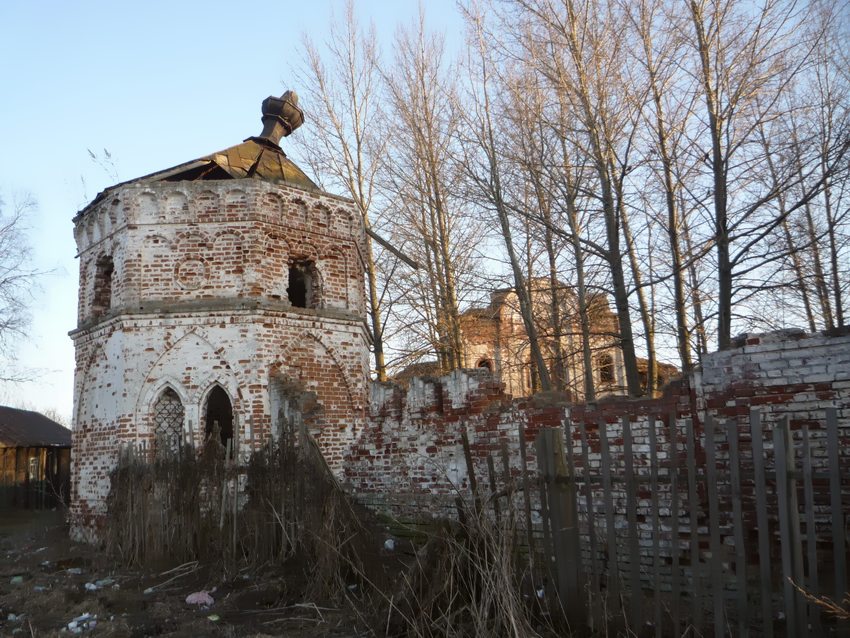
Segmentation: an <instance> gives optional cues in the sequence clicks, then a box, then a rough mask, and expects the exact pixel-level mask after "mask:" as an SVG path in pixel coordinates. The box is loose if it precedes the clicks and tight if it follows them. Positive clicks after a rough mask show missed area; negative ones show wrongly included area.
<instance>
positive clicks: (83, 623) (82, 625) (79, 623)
mask: <svg viewBox="0 0 850 638" xmlns="http://www.w3.org/2000/svg"><path fill="white" fill-rule="evenodd" d="M96 626H97V615H95V614H88V613H86V614H83V615H82V616H77V617H76V618H74V620H72V621H71V622H69V623H68V631H70V632H71V633H72V634H81V633H83V630H85V629H94V628H95V627H96Z"/></svg>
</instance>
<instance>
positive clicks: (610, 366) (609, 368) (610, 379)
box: [596, 354, 614, 383]
mask: <svg viewBox="0 0 850 638" xmlns="http://www.w3.org/2000/svg"><path fill="white" fill-rule="evenodd" d="M596 365H597V366H598V367H599V382H600V383H614V359H613V357H611V355H610V354H601V355H599V356H598V357H597V359H596Z"/></svg>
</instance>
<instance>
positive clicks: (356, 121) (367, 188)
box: [300, 1, 387, 381]
mask: <svg viewBox="0 0 850 638" xmlns="http://www.w3.org/2000/svg"><path fill="white" fill-rule="evenodd" d="M375 42H376V38H375V30H374V26H372V27H371V28H370V29H369V31H368V32H363V31H361V30H360V28H359V26H358V24H357V21H356V19H355V17H354V8H353V4H352V3H351V2H350V1H349V2H348V3H347V4H346V7H345V20H344V22H343V23H342V24H336V23H335V24H332V25H331V28H330V31H329V36H328V40H327V42H326V49H327V51H328V53H327V58H328V60H327V63H326V60H325V59H323V56H322V55H321V54H320V53H319V51H318V49H317V48H316V46H315V45H314V44H313V43H312V41H310V39H309V38H307V37H306V36H305V37H304V50H305V60H304V68H303V70H302V72H301V73H300V76H301V77H300V80H301V82H300V84H301V85H302V86H303V87H304V93H305V94H304V97H305V106H306V108H307V109H308V110H309V111H310V115H311V117H312V119H313V127H312V130H311V133H312V135H310V134H309V133H308V136H307V137H306V138H305V141H304V145H305V147H306V150H307V152H306V153H305V157H306V158H307V159H308V161H309V162H310V163H311V164H312V165H313V168H314V170H315V171H316V172H317V173H318V174H319V175H320V176H321V178H323V179H324V180H325V181H326V182H328V183H330V184H332V185H334V186H336V187H337V188H340V189H342V190H343V191H344V192H345V194H346V195H348V196H349V197H351V199H353V200H354V203H355V204H356V205H357V209H358V210H359V211H360V215H361V217H362V219H363V224H364V225H365V227H366V229H367V230H370V229H371V227H372V219H371V217H370V213H372V211H373V209H374V207H375V200H376V197H377V193H376V187H377V176H378V173H379V172H380V171H381V170H382V167H383V160H384V157H385V153H386V143H387V140H386V138H384V137H382V136H381V135H380V129H379V127H378V125H377V122H376V118H377V117H378V114H379V109H378V104H379V100H380V97H381V96H380V92H381V86H380V82H381V77H380V72H379V69H378V60H377V51H376V44H375ZM365 261H366V264H365V265H366V281H367V285H368V295H369V319H370V324H371V329H372V330H371V333H372V350H373V353H374V358H375V372H376V375H377V377H378V380H379V381H385V380H386V378H387V369H386V362H385V357H384V309H383V307H382V300H383V296H382V290H381V286H380V284H379V272H378V266H377V264H376V256H375V247H374V245H373V242H372V238H371V236H369V235H367V237H366V255H365Z"/></svg>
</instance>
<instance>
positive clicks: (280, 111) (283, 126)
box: [258, 90, 304, 145]
mask: <svg viewBox="0 0 850 638" xmlns="http://www.w3.org/2000/svg"><path fill="white" fill-rule="evenodd" d="M303 123H304V111H302V110H301V109H300V108H298V94H297V93H295V91H291V90H290V91H287V92H286V93H284V94H283V95H281V96H280V97H274V96H273V95H270V96H268V97H267V98H266V99H265V100H263V132H262V133H260V135H259V136H258V137H259V138H261V139H264V140H268V141H269V142H271V143H272V144H275V145H277V144H278V143H279V142H280V138H282V137H286V136H287V135H289V134H291V133H292V131H294V130H295V129H297V128H298V127H299V126H301V125H302V124H303Z"/></svg>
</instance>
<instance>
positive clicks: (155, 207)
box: [136, 189, 159, 221]
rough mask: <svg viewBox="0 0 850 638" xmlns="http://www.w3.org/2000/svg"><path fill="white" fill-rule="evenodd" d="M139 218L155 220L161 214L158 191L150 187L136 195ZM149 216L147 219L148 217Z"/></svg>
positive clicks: (141, 219)
mask: <svg viewBox="0 0 850 638" xmlns="http://www.w3.org/2000/svg"><path fill="white" fill-rule="evenodd" d="M136 208H137V211H138V214H137V219H140V221H153V220H154V219H156V217H157V215H158V214H159V198H157V196H156V192H155V191H153V190H150V189H147V190H144V191H142V192H141V193H139V194H138V195H137V196H136ZM146 218H147V219H146Z"/></svg>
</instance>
